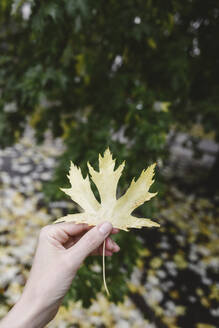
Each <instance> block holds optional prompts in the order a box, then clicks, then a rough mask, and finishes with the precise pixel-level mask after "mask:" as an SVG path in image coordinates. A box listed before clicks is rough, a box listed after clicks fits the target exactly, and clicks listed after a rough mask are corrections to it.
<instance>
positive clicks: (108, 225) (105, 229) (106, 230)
mask: <svg viewBox="0 0 219 328" xmlns="http://www.w3.org/2000/svg"><path fill="white" fill-rule="evenodd" d="M111 230H112V224H111V223H110V222H104V223H103V224H102V225H101V226H100V227H99V231H100V232H101V233H102V234H104V235H105V236H107V235H108V233H109V232H110V231H111Z"/></svg>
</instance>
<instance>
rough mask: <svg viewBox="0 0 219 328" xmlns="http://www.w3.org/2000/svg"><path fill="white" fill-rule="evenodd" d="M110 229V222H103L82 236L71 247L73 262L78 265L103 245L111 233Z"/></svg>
mask: <svg viewBox="0 0 219 328" xmlns="http://www.w3.org/2000/svg"><path fill="white" fill-rule="evenodd" d="M112 228H113V226H112V224H111V223H110V222H104V223H100V224H98V225H97V226H96V227H94V228H92V229H91V230H89V231H88V232H87V233H86V234H84V236H83V237H82V238H81V239H80V240H79V241H78V242H77V243H76V244H75V245H74V246H73V247H72V251H73V253H74V259H75V261H76V262H77V263H78V264H80V263H81V262H83V260H84V259H85V258H86V257H87V256H88V255H89V254H90V253H91V252H92V251H94V250H95V249H96V248H97V247H99V246H100V245H101V244H102V243H103V241H104V240H105V238H106V237H107V236H108V235H109V234H110V232H111V231H112ZM69 251H70V249H69ZM70 253H71V252H70Z"/></svg>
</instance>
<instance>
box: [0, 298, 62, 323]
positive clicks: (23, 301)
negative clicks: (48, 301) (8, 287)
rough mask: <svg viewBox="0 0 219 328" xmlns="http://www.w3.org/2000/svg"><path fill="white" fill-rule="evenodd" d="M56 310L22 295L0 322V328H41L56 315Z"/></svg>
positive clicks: (36, 299) (35, 299)
mask: <svg viewBox="0 0 219 328" xmlns="http://www.w3.org/2000/svg"><path fill="white" fill-rule="evenodd" d="M57 311H58V308H57V307H56V308H51V307H49V306H43V305H42V303H41V300H40V298H39V297H34V296H33V295H32V296H31V295H29V294H27V293H23V294H22V296H21V297H20V299H19V300H18V302H17V303H16V304H15V305H14V306H13V308H12V309H11V310H10V311H9V313H8V314H7V315H6V317H5V318H4V319H3V320H2V321H1V322H0V328H8V327H10V328H23V327H28V328H43V327H45V326H46V324H48V322H50V321H51V320H52V319H53V318H54V316H55V315H56V313H57Z"/></svg>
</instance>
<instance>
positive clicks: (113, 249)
mask: <svg viewBox="0 0 219 328" xmlns="http://www.w3.org/2000/svg"><path fill="white" fill-rule="evenodd" d="M119 250H120V247H119V245H118V244H117V243H116V242H115V241H114V240H112V239H111V238H110V237H107V238H106V244H105V255H106V256H112V255H113V253H117V252H118V251H119ZM91 255H103V244H102V245H100V246H99V247H98V248H97V249H95V250H94V251H93V252H92V253H91Z"/></svg>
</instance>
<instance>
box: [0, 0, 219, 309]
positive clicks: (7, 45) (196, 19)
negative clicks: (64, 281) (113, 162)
mask: <svg viewBox="0 0 219 328" xmlns="http://www.w3.org/2000/svg"><path fill="white" fill-rule="evenodd" d="M28 3H29V5H30V6H31V14H30V16H29V17H28V18H24V17H23V14H22V12H23V11H22V10H23V8H24V5H27V4H28ZM0 24H1V31H0V53H1V56H0V92H1V98H0V143H1V145H2V146H6V145H10V144H13V143H14V142H15V141H16V140H17V138H19V136H21V135H22V132H23V129H24V127H25V125H26V123H27V122H29V123H30V124H31V125H32V126H33V127H34V128H35V133H36V134H35V135H36V138H37V140H38V141H39V142H41V141H43V138H44V133H45V131H46V130H47V129H50V130H51V131H52V132H53V135H54V136H55V137H58V136H59V137H62V138H63V140H64V142H65V145H66V150H65V152H64V154H63V155H62V156H61V158H60V159H59V165H58V166H57V169H56V172H55V176H54V179H53V181H52V182H51V183H49V184H47V185H45V192H46V195H47V197H48V198H49V199H51V198H52V199H61V198H62V199H63V197H64V194H63V193H61V192H60V191H59V189H58V187H66V186H67V180H66V174H67V172H68V169H69V163H70V160H72V161H73V162H74V163H76V164H78V165H80V167H82V171H83V172H84V173H85V170H86V162H87V161H88V160H89V161H90V162H91V163H92V164H95V162H96V156H97V154H98V153H102V152H103V151H104V150H105V149H106V147H107V146H109V147H110V149H111V150H112V152H113V154H114V155H115V157H116V158H119V159H120V160H121V161H122V160H124V159H125V160H126V161H127V167H126V170H125V174H124V176H123V177H122V179H121V181H120V182H121V183H120V185H121V187H120V190H119V192H123V191H124V189H125V188H127V186H128V184H129V182H130V180H131V178H132V177H133V176H137V175H138V174H139V173H140V172H141V171H142V169H143V168H145V167H146V166H147V165H149V164H150V163H151V162H154V161H157V160H158V159H159V158H164V157H165V155H166V149H165V147H164V145H165V140H166V135H167V133H168V132H169V129H170V124H171V122H173V121H174V122H177V124H181V123H183V124H181V125H188V126H189V125H190V124H191V123H193V122H194V121H195V120H196V119H197V117H199V119H200V120H201V121H202V122H203V124H204V126H205V127H206V129H209V128H211V129H214V130H215V132H216V134H217V137H218V136H219V134H218V123H219V114H218V110H217V106H218V95H219V92H218V91H219V90H218V85H219V84H218V83H215V82H216V80H217V79H218V76H219V62H218V58H219V56H218V54H219V51H218V47H219V45H218V41H217V39H218V32H219V31H218V30H219V24H218V1H216V0H215V1H210V2H203V1H201V0H193V1H189V0H187V1H184V2H182V1H177V0H168V1H156V2H154V1H150V0H147V1H143V0H138V1H132V0H126V1H114V0H110V1H107V2H106V1H99V0H95V1H94V0H77V1H76V0H63V1H59V0H47V1H37V0H35V1H34V0H33V1H23V0H20V1H19V0H14V1H10V0H3V1H1V2H0ZM197 49H198V50H197ZM198 51H199V52H200V54H198V53H197V52H198ZM166 102H169V103H170V106H169V110H168V108H167V107H168V106H167V104H166ZM121 131H123V132H124V137H125V140H126V141H125V142H123V141H121V140H120V139H118V138H117V139H116V138H115V136H116V133H118V132H121ZM155 188H156V186H155ZM142 211H144V212H147V211H151V208H150V207H149V206H147V205H145V206H143V207H142ZM130 235H131V234H130ZM130 235H129V234H126V235H123V234H122V235H121V236H122V237H121V241H120V244H124V246H122V247H121V248H122V249H123V248H125V249H126V252H127V253H126V254H123V253H120V255H116V256H115V258H114V259H113V260H112V263H113V267H112V269H110V268H109V267H108V268H107V272H108V279H109V280H112V281H113V286H115V288H114V287H113V290H114V291H112V295H113V299H114V300H118V299H121V298H122V296H123V295H124V293H125V279H126V276H127V274H130V272H131V270H132V267H133V265H134V260H133V261H131V260H130V259H132V257H130V256H131V255H130V252H131V251H132V250H133V252H134V249H135V248H136V247H137V240H136V238H134V237H133V238H134V239H133V240H132V243H130V242H129V240H128V238H131V237H129V236H130ZM122 254H123V255H122ZM134 258H135V257H134ZM89 261H91V262H92V263H93V261H94V262H95V261H96V260H93V259H91V260H89ZM118 261H119V263H117V262H118ZM124 261H130V262H129V263H128V264H127V266H126V268H125V270H126V275H125V274H120V273H119V270H118V268H120V267H121V265H120V263H123V262H124ZM108 265H109V264H108ZM108 270H109V271H108ZM110 270H111V271H110ZM91 271H92V270H89V264H88V267H87V268H86V267H84V268H82V269H81V271H80V274H79V276H78V277H79V278H77V279H78V282H77V283H76V282H75V283H74V288H73V289H71V291H70V294H69V295H72V296H74V297H75V298H76V299H78V298H79V297H81V298H82V299H83V302H84V305H88V303H86V302H89V301H88V299H89V298H85V296H86V293H89V295H90V297H91V296H92V297H94V296H95V293H96V292H97V291H99V290H100V288H101V283H100V282H99V281H98V279H99V275H96V274H95V273H91ZM88 272H89V274H90V275H88ZM80 277H81V278H80ZM86 277H87V278H86ZM85 278H86V279H90V281H91V286H90V287H89V286H86V290H85V289H83V288H85V285H83V280H84V279H85ZM80 279H81V283H80ZM108 283H109V281H108ZM109 285H112V283H109ZM87 288H88V289H89V291H88V290H87Z"/></svg>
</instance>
